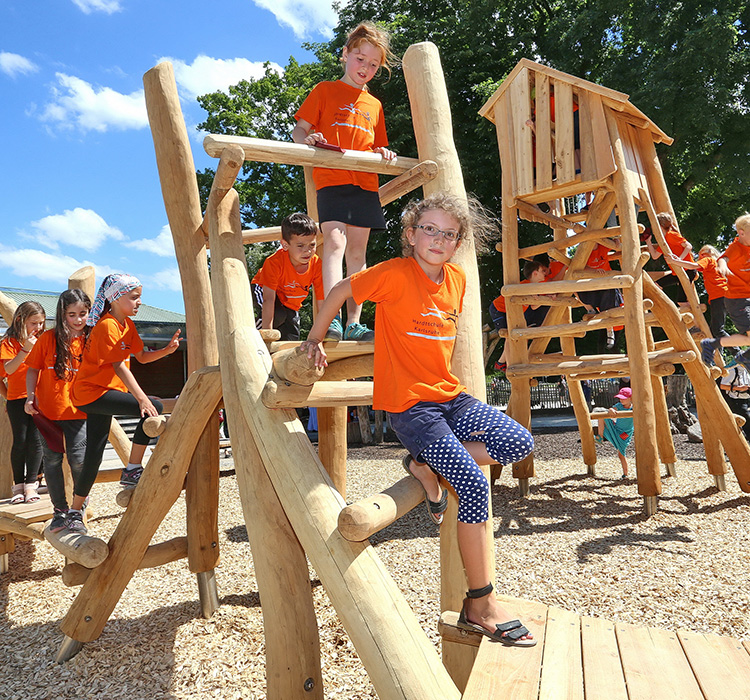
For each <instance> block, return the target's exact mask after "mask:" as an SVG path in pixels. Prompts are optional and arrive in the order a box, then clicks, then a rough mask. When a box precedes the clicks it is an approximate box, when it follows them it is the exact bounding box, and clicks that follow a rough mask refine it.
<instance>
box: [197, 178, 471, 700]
mask: <svg viewBox="0 0 750 700" xmlns="http://www.w3.org/2000/svg"><path fill="white" fill-rule="evenodd" d="M208 214H209V216H208V221H209V231H210V234H209V235H210V237H211V250H212V251H213V255H212V275H211V282H212V286H213V296H214V304H215V311H216V317H217V326H218V329H219V334H218V337H219V340H220V346H219V352H220V357H221V368H222V374H223V382H224V388H225V392H224V400H225V403H226V404H227V406H228V408H229V411H230V414H232V413H233V414H234V415H236V418H235V419H234V421H233V424H232V425H233V430H232V442H233V446H236V449H237V451H236V452H235V469H236V470H237V478H238V481H239V483H240V485H241V493H242V502H243V508H244V509H245V517H246V522H247V525H248V534H249V535H250V537H254V536H255V537H257V541H255V542H251V546H252V547H253V560H254V563H255V565H256V572H257V566H258V559H259V558H267V560H268V562H269V564H272V565H274V566H275V567H280V566H282V565H284V563H285V562H288V561H289V556H291V553H285V554H284V555H282V554H281V553H280V551H279V548H280V546H284V543H285V542H286V543H287V544H288V543H289V540H290V539H292V538H290V536H289V535H287V536H285V537H283V538H282V537H280V536H279V523H278V519H280V518H284V519H286V518H288V521H289V523H291V525H292V526H293V528H294V533H295V534H296V536H297V538H299V542H300V543H301V544H302V546H303V547H304V552H306V553H307V556H308V557H309V559H310V562H311V564H312V566H313V567H314V568H315V571H316V572H317V573H318V575H319V577H320V580H321V581H322V583H323V585H324V586H325V589H326V592H327V593H328V597H329V598H330V600H331V603H332V604H333V606H334V608H335V609H336V611H337V612H338V614H339V616H340V618H341V621H342V623H343V625H344V627H345V628H346V630H347V632H348V634H349V636H350V638H351V640H352V642H353V643H354V646H355V648H356V650H357V653H358V654H359V656H360V658H361V659H362V662H363V664H364V665H365V668H366V669H367V671H368V674H369V676H370V678H371V680H372V683H373V686H374V687H375V691H376V692H377V693H378V695H379V696H380V697H383V698H390V699H394V700H398V699H399V698H403V699H404V700H406V698H409V699H416V698H425V699H426V698H431V697H442V698H449V699H453V698H455V699H457V698H458V697H459V693H458V691H457V690H456V688H455V686H454V685H453V683H452V681H451V679H450V677H449V676H448V674H447V673H446V672H445V669H443V667H442V664H441V663H440V660H439V658H438V656H437V654H436V652H435V648H434V647H433V645H432V644H431V642H430V641H429V640H428V639H427V637H426V635H425V634H424V633H423V632H422V630H421V629H420V628H419V625H418V623H417V620H416V619H415V617H414V614H413V613H412V611H411V610H410V609H409V606H408V605H407V604H406V601H405V600H404V598H403V596H402V594H401V592H400V591H399V589H398V587H397V586H396V584H395V582H394V581H393V579H392V577H391V576H390V574H389V573H388V571H387V570H386V568H385V567H384V566H383V564H382V562H380V560H379V559H378V557H377V555H376V554H375V552H374V550H373V549H372V548H371V547H370V546H368V545H365V544H360V543H351V542H348V541H347V540H345V539H344V538H343V537H341V535H340V533H339V532H338V529H337V525H338V522H337V519H338V514H339V511H340V510H341V508H342V507H343V506H344V502H343V499H342V498H341V496H340V495H339V494H338V493H337V492H336V490H335V489H334V488H333V485H332V483H331V481H330V479H329V477H328V474H327V473H326V471H325V469H324V468H323V465H322V464H321V463H320V461H319V460H318V458H317V456H316V454H315V451H314V449H313V447H312V445H311V444H310V441H309V439H308V438H307V435H306V434H305V431H304V429H303V428H302V425H301V424H300V422H299V420H298V419H297V417H296V415H295V414H294V413H293V412H292V411H289V410H278V411H272V410H269V409H267V408H266V407H265V406H263V404H262V402H261V400H260V395H261V392H262V390H263V387H264V385H265V382H266V377H267V375H268V371H269V369H270V367H271V358H270V356H269V355H268V352H267V350H266V347H265V344H264V343H263V342H262V340H261V338H260V335H259V334H258V332H257V330H256V329H255V327H254V319H253V315H252V304H251V299H250V289H249V286H248V284H247V271H246V265H245V256H244V251H243V249H242V244H241V239H240V236H241V233H240V214H239V204H238V199H237V194H236V193H235V192H233V191H230V192H229V193H228V194H227V195H226V196H225V197H224V198H223V199H222V200H221V202H217V203H214V204H211V203H210V204H209V212H208ZM321 383H325V382H320V383H319V384H321ZM264 473H265V474H266V475H267V476H268V477H269V478H270V482H269V481H266V482H264V477H263V474H264ZM264 483H265V484H266V486H263V484H264ZM261 489H263V492H262V493H261ZM274 494H275V496H274ZM276 497H277V498H278V501H279V502H280V507H276V508H275V511H276V513H277V519H276V520H274V519H272V518H268V517H265V516H266V513H267V509H268V508H269V504H270V503H271V502H272V500H275V498H276ZM261 499H262V500H261ZM284 529H286V530H288V526H286V525H285V528H284ZM282 531H283V530H282ZM252 533H254V535H253V534H252ZM295 561H296V563H297V566H285V567H284V568H283V569H281V570H278V569H277V573H276V574H273V573H271V572H270V571H269V574H268V576H269V578H268V579H267V580H265V581H264V582H262V581H261V578H260V574H259V573H258V576H259V579H258V581H259V586H260V590H261V598H262V600H263V601H264V604H263V612H264V616H265V614H266V600H268V599H270V601H271V606H272V607H274V608H277V609H278V610H279V612H283V611H284V610H288V611H290V613H291V614H289V616H288V618H286V624H285V623H283V622H280V623H279V624H277V625H269V624H266V625H265V632H266V635H269V634H275V635H276V639H275V640H274V639H269V638H268V636H267V640H266V649H267V653H269V654H270V652H271V651H272V649H273V646H272V645H273V644H277V645H279V648H280V649H282V650H284V649H285V650H286V653H285V654H282V655H280V662H282V663H283V667H284V672H285V677H293V678H294V679H295V680H296V682H295V683H292V684H290V685H288V686H287V690H286V695H284V694H283V693H282V694H274V695H273V697H288V698H289V697H298V698H302V697H309V695H305V694H304V692H305V691H304V690H303V688H302V684H303V681H304V679H305V673H306V672H307V673H308V674H313V673H315V674H316V677H318V678H319V677H320V676H319V669H315V668H313V662H312V660H311V659H309V655H308V656H303V654H304V652H305V648H306V645H305V644H304V643H303V641H304V640H307V646H311V645H312V644H313V640H314V639H315V638H316V637H315V636H313V635H317V631H316V625H315V620H314V617H313V616H312V607H311V604H310V605H308V606H307V607H306V608H305V609H299V605H300V599H302V598H304V599H305V600H307V601H308V602H310V603H311V601H310V596H309V583H308V582H307V563H306V560H305V557H304V555H303V552H302V550H301V549H298V554H297V556H296V559H295ZM303 572H304V577H303V576H302V574H303ZM297 574H299V578H296V580H295V577H296V575H297ZM274 601H275V602H274ZM271 606H269V607H271ZM294 606H297V607H298V610H297V611H294V612H292V608H293V607H294ZM305 610H307V612H304V611H305ZM303 613H304V615H303ZM291 646H294V647H296V650H295V651H294V652H292V650H291V649H290V647H291ZM290 660H294V664H293V665H292V668H291V669H290V668H289V665H290ZM270 661H271V657H270V656H269V662H270ZM310 677H312V676H310ZM281 680H283V678H282V679H281ZM271 687H272V685H271V678H270V677H269V696H271V693H270V690H271ZM319 688H320V684H319V683H318V682H316V683H314V684H313V689H314V690H315V691H316V692H317V697H322V689H319Z"/></svg>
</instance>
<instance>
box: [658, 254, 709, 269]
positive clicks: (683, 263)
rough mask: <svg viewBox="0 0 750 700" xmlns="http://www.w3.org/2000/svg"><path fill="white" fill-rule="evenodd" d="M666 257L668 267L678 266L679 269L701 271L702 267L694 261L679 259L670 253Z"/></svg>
mask: <svg viewBox="0 0 750 700" xmlns="http://www.w3.org/2000/svg"><path fill="white" fill-rule="evenodd" d="M688 252H689V251H688ZM664 257H665V259H666V261H667V264H668V265H677V267H684V268H686V269H688V270H699V269H700V267H701V266H700V265H699V264H698V263H696V262H693V261H692V260H687V259H685V258H678V257H677V256H676V255H673V254H672V253H669V254H667V255H665V256H664Z"/></svg>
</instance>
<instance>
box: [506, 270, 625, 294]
mask: <svg viewBox="0 0 750 700" xmlns="http://www.w3.org/2000/svg"><path fill="white" fill-rule="evenodd" d="M632 286H633V278H632V277H631V276H630V275H612V276H611V277H610V276H603V277H590V278H585V279H576V280H572V279H567V280H558V281H556V282H538V283H531V284H505V285H503V288H502V289H501V290H500V293H501V294H502V295H503V296H504V297H515V296H522V295H525V294H558V293H560V292H562V293H567V294H570V293H573V292H587V291H590V290H592V289H593V290H599V289H625V288H628V287H632Z"/></svg>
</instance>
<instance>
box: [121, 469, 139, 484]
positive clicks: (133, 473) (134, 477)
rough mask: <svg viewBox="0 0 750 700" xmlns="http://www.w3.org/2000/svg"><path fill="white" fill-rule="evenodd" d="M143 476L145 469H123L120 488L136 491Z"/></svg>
mask: <svg viewBox="0 0 750 700" xmlns="http://www.w3.org/2000/svg"><path fill="white" fill-rule="evenodd" d="M141 474H143V467H136V468H135V469H123V470H122V473H121V474H120V486H124V487H125V488H131V489H134V488H135V487H136V486H138V480H139V479H140V478H141Z"/></svg>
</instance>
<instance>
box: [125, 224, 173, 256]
mask: <svg viewBox="0 0 750 700" xmlns="http://www.w3.org/2000/svg"><path fill="white" fill-rule="evenodd" d="M123 245H125V246H127V247H128V248H135V249H136V250H145V251H146V252H147V253H153V254H154V255H158V256H159V257H162V258H169V257H172V256H174V239H173V238H172V231H171V229H170V228H169V224H167V225H166V226H164V227H163V228H162V230H161V231H160V232H159V235H158V236H157V237H156V238H141V239H139V240H137V241H129V242H128V243H123Z"/></svg>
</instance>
